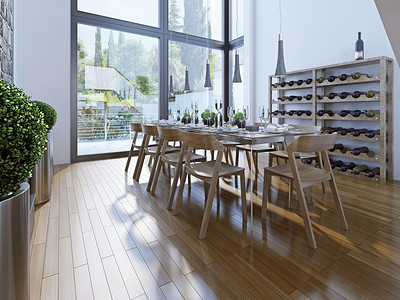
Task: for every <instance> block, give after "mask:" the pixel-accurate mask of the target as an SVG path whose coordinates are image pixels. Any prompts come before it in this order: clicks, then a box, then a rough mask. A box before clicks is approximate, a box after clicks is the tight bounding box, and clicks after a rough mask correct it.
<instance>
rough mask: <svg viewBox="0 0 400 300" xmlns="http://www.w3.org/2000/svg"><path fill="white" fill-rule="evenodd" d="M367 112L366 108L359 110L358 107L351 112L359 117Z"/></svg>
mask: <svg viewBox="0 0 400 300" xmlns="http://www.w3.org/2000/svg"><path fill="white" fill-rule="evenodd" d="M366 112H367V111H366V110H359V109H356V110H352V111H351V112H350V114H351V115H352V116H353V117H355V118H358V117H359V116H361V115H362V114H365V113H366Z"/></svg>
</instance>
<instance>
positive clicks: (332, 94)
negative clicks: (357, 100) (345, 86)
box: [328, 93, 338, 100]
mask: <svg viewBox="0 0 400 300" xmlns="http://www.w3.org/2000/svg"><path fill="white" fill-rule="evenodd" d="M337 95H338V94H337V93H329V94H328V98H329V99H331V100H332V99H333V98H335V97H336V96H337Z"/></svg>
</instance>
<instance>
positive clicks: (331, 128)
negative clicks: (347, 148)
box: [325, 127, 343, 134]
mask: <svg viewBox="0 0 400 300" xmlns="http://www.w3.org/2000/svg"><path fill="white" fill-rule="evenodd" d="M342 129H343V128H342V127H329V128H327V129H326V130H325V132H326V133H328V134H332V133H334V132H338V131H339V130H342Z"/></svg>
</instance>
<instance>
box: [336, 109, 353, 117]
mask: <svg viewBox="0 0 400 300" xmlns="http://www.w3.org/2000/svg"><path fill="white" fill-rule="evenodd" d="M349 113H351V110H348V109H343V110H341V111H340V112H339V113H338V115H339V116H341V117H345V116H347V115H348V114H349Z"/></svg>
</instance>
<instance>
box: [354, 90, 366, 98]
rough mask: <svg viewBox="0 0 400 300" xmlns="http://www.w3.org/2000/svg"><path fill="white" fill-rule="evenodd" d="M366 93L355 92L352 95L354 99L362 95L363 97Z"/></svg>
mask: <svg viewBox="0 0 400 300" xmlns="http://www.w3.org/2000/svg"><path fill="white" fill-rule="evenodd" d="M363 94H364V93H363V92H360V91H355V92H353V93H352V94H351V96H352V97H353V98H356V99H357V98H360V96H361V95H363Z"/></svg>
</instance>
